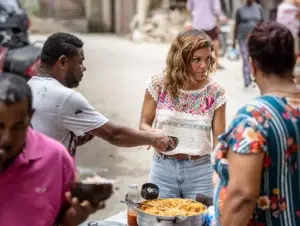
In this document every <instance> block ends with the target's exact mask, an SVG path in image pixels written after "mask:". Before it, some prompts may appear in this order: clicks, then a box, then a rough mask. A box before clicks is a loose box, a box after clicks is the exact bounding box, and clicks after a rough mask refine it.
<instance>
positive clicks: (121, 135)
mask: <svg viewBox="0 0 300 226" xmlns="http://www.w3.org/2000/svg"><path fill="white" fill-rule="evenodd" d="M84 59H85V57H84V51H83V42H82V41H81V40H80V39H79V38H78V37H76V36H74V35H72V34H68V33H55V34H53V35H51V36H50V37H49V38H48V39H47V40H46V42H45V44H44V46H43V49H42V53H41V68H40V71H39V74H38V76H34V77H32V78H31V79H30V80H29V82H28V84H29V85H30V87H31V89H32V92H33V106H34V108H35V109H36V113H35V115H34V116H33V117H32V120H31V124H32V126H33V128H34V129H35V130H37V131H39V132H42V133H44V134H46V135H48V136H50V137H52V138H54V139H56V140H58V141H60V142H61V143H62V144H64V145H65V147H66V148H67V149H68V150H69V152H70V154H71V155H72V156H75V152H76V147H77V146H79V145H83V144H85V143H86V142H88V141H90V140H91V139H92V138H93V137H94V136H96V137H99V138H102V139H104V140H106V141H108V142H109V143H111V144H113V145H116V146H120V147H133V146H141V145H151V146H153V147H154V148H155V149H157V150H158V151H164V150H165V149H166V148H167V147H168V146H169V145H171V146H172V145H174V143H173V141H172V139H169V136H168V135H167V134H165V133H164V132H162V131H159V130H156V131H153V132H144V131H138V130H134V129H130V128H127V127H124V126H121V125H117V124H115V123H113V122H111V121H109V120H108V119H107V118H106V117H104V116H103V115H102V114H100V113H99V112H97V111H96V110H95V109H94V108H93V107H92V106H91V104H90V103H89V102H88V101H87V99H86V98H85V97H84V96H83V95H81V94H80V93H79V92H77V91H75V90H74V89H73V88H75V87H78V85H79V83H80V82H81V80H82V78H83V72H84V71H85V70H86V68H85V66H84V65H83V61H84Z"/></svg>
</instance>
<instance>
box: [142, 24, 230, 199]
mask: <svg viewBox="0 0 300 226" xmlns="http://www.w3.org/2000/svg"><path fill="white" fill-rule="evenodd" d="M213 51H214V49H213V44H212V40H211V39H210V37H209V36H208V35H206V33H204V32H202V31H198V30H189V31H186V32H183V33H180V34H179V35H178V36H177V38H176V39H175V40H174V42H173V43H172V45H171V48H170V50H169V53H168V56H167V62H166V68H165V70H164V71H163V73H161V74H158V75H155V76H153V77H151V78H150V79H149V80H148V81H147V82H146V84H147V89H146V93H145V97H144V103H143V108H142V114H141V120H140V129H141V130H144V131H154V130H163V131H165V132H166V133H168V134H169V135H171V136H175V137H178V139H179V144H178V146H177V148H176V149H175V150H172V151H169V152H162V153H158V152H156V151H154V155H153V161H152V168H151V173H150V177H149V179H150V182H152V183H155V184H157V185H158V186H159V188H160V197H161V198H168V197H182V198H191V199H195V198H196V195H197V194H199V193H201V194H204V195H209V196H212V193H213V185H212V166H211V162H210V157H209V155H210V153H211V151H212V149H213V146H214V144H215V142H216V140H217V136H218V135H219V134H221V133H222V132H223V131H224V129H225V103H226V99H225V92H224V89H223V88H222V87H221V86H220V85H218V84H217V83H216V82H214V81H212V80H211V79H210V74H211V73H212V72H213V71H214V68H215V64H216V62H215V58H214V57H213ZM211 133H212V135H213V136H212V137H211Z"/></svg>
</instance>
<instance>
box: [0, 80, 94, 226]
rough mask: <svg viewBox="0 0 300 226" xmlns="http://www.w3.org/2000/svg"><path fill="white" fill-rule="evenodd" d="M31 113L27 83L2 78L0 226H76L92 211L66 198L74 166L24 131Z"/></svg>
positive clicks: (60, 150) (50, 143) (53, 144)
mask: <svg viewBox="0 0 300 226" xmlns="http://www.w3.org/2000/svg"><path fill="white" fill-rule="evenodd" d="M33 112H34V110H33V109H32V95H31V91H30V88H29V86H28V85H27V84H26V81H25V80H23V79H22V78H21V77H17V76H13V75H1V76H0V225H1V226H2V225H3V226H5V225H7V226H20V225H24V226H53V225H54V224H55V223H59V224H60V225H64V226H73V225H74V226H75V225H78V224H80V223H81V222H83V221H84V220H86V218H87V217H88V215H89V214H90V213H91V212H93V209H92V208H91V205H90V203H89V202H87V201H84V202H82V203H79V202H78V200H77V199H76V198H72V197H70V193H69V192H68V191H69V187H70V184H71V183H72V182H73V181H74V177H75V168H74V167H75V166H74V162H73V160H72V158H71V156H70V155H69V154H68V151H67V150H66V149H65V147H64V146H63V145H61V144H60V143H58V142H57V141H55V140H52V139H51V138H48V137H46V136H45V135H42V134H41V133H38V132H36V131H34V130H32V129H30V128H29V127H28V126H29V124H30V120H31V116H32V114H33ZM62 210H65V211H62ZM60 213H62V214H60ZM58 216H61V217H58ZM57 219H59V222H57V221H56V220H57Z"/></svg>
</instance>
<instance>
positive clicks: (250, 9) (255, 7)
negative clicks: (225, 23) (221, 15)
mask: <svg viewBox="0 0 300 226" xmlns="http://www.w3.org/2000/svg"><path fill="white" fill-rule="evenodd" d="M263 19H264V16H263V9H262V7H261V5H259V4H257V3H253V4H252V5H251V6H249V5H244V6H242V7H241V8H239V9H238V10H237V12H236V23H237V25H238V27H237V37H236V38H237V39H243V40H245V39H247V37H248V35H249V33H250V32H251V31H252V29H253V28H254V27H255V26H256V24H257V23H258V22H260V21H262V20H263Z"/></svg>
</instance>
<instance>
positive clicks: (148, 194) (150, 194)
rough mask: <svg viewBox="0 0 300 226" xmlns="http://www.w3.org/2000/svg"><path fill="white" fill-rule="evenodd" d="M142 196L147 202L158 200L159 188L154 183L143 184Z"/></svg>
mask: <svg viewBox="0 0 300 226" xmlns="http://www.w3.org/2000/svg"><path fill="white" fill-rule="evenodd" d="M149 190H151V191H149ZM141 196H142V197H143V198H144V199H146V200H153V199H157V198H158V196H159V187H158V186H157V185H156V184H152V183H146V184H143V186H142V190H141Z"/></svg>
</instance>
